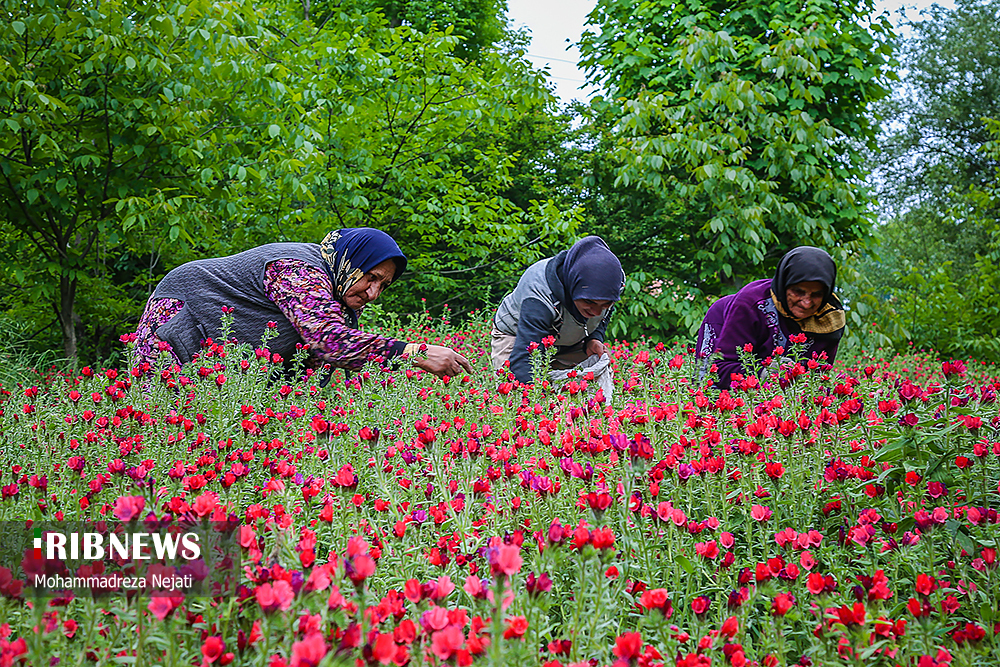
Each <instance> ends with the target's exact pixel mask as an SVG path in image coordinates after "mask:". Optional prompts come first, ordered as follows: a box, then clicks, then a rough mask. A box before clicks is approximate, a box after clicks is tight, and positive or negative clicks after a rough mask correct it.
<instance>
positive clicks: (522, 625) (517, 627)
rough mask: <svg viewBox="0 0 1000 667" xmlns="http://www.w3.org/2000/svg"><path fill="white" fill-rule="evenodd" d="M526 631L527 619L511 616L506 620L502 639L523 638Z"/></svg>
mask: <svg viewBox="0 0 1000 667" xmlns="http://www.w3.org/2000/svg"><path fill="white" fill-rule="evenodd" d="M527 631H528V619H526V618H525V617H524V616H512V617H511V618H508V619H507V628H506V629H505V630H504V631H503V638H504V639H514V638H516V637H523V636H524V633H525V632H527ZM459 634H461V633H459Z"/></svg>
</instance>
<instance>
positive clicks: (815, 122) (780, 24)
mask: <svg viewBox="0 0 1000 667" xmlns="http://www.w3.org/2000/svg"><path fill="white" fill-rule="evenodd" d="M872 11H873V6H872V5H871V4H870V3H868V2H857V3H849V4H846V5H845V4H843V3H833V2H825V1H824V2H811V3H808V4H807V5H805V6H802V5H800V4H799V3H777V4H771V5H768V6H766V7H765V6H764V5H761V4H759V3H751V2H740V3H736V4H735V5H733V4H732V3H713V2H701V1H696V0H691V1H689V2H683V3H668V2H648V3H643V4H641V5H640V6H639V7H635V5H634V3H628V2H623V1H619V0H603V1H602V2H599V3H598V6H597V8H596V9H595V10H594V12H593V13H592V14H591V22H592V25H593V26H594V30H593V31H591V32H589V33H588V34H585V35H584V39H583V42H582V44H581V49H582V50H583V53H584V64H585V65H587V67H588V68H589V71H590V78H591V80H592V81H593V82H595V83H599V84H603V85H604V86H605V87H606V89H607V90H608V91H609V95H608V98H607V99H606V100H604V101H603V104H604V105H605V108H604V109H601V110H599V111H598V113H596V114H595V115H594V118H593V120H594V122H598V123H612V124H613V126H614V135H615V138H616V142H615V145H614V147H613V148H610V153H611V155H612V157H613V158H614V159H615V160H616V161H617V168H616V170H615V182H614V187H616V188H624V189H625V191H626V192H629V191H639V192H642V193H644V197H645V198H644V199H643V200H640V201H642V203H643V209H644V210H643V211H642V213H641V214H642V216H643V219H642V220H640V221H638V222H637V223H636V224H635V225H634V226H633V227H632V228H631V229H634V230H635V235H631V237H629V236H627V235H626V233H621V232H620V236H619V239H620V241H622V242H623V243H624V245H625V246H626V247H627V246H630V245H638V244H640V243H641V244H649V245H651V246H653V247H656V248H657V250H658V251H659V254H660V256H661V257H667V258H669V259H668V260H666V261H664V260H660V261H657V259H656V258H655V257H651V258H650V259H649V265H647V266H646V267H643V268H646V269H647V270H650V271H651V272H657V273H665V274H666V275H668V276H673V277H676V278H677V279H678V280H683V281H684V282H685V283H687V284H688V285H690V286H691V287H692V288H697V289H699V290H701V291H703V292H707V293H712V292H716V293H718V292H720V291H728V290H731V289H732V287H733V286H736V285H738V284H739V283H740V282H742V281H744V280H747V279H749V278H751V277H756V276H759V275H760V274H761V273H765V272H767V271H769V270H770V269H771V268H773V266H774V264H775V262H776V260H777V259H778V258H779V257H780V256H781V255H782V254H783V253H784V251H786V250H787V249H788V248H789V247H791V246H794V245H798V244H801V243H811V244H815V245H821V246H825V247H828V248H831V249H833V248H834V247H835V246H840V245H844V244H848V243H850V242H851V241H853V240H855V239H860V238H863V237H864V236H865V235H866V234H867V230H868V229H869V225H870V220H869V216H868V212H867V206H868V204H867V197H866V194H865V192H864V189H863V188H862V187H861V181H862V178H863V172H862V169H861V159H860V154H859V147H860V146H863V145H864V144H865V143H867V142H870V141H871V139H872V138H873V136H874V131H875V130H874V128H873V127H872V126H871V125H870V123H869V121H868V120H867V116H866V110H867V105H868V104H869V103H870V102H871V101H873V100H876V99H878V98H880V97H882V96H884V95H885V94H887V91H886V88H885V85H886V84H887V83H888V81H889V80H891V78H892V73H891V71H890V69H889V68H890V67H891V66H892V61H891V60H890V54H891V48H892V40H893V38H894V35H893V34H892V32H891V29H890V26H889V24H888V22H887V21H886V19H885V17H879V18H876V19H871V18H870V15H871V13H872ZM680 267H683V269H685V270H684V271H683V272H677V273H675V272H674V271H676V269H677V268H680Z"/></svg>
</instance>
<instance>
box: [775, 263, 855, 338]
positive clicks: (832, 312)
mask: <svg viewBox="0 0 1000 667" xmlns="http://www.w3.org/2000/svg"><path fill="white" fill-rule="evenodd" d="M810 281H815V282H818V283H821V284H822V285H823V304H822V305H821V306H820V307H819V310H817V311H816V312H815V313H814V314H813V315H810V316H809V317H806V318H803V319H801V320H796V319H795V318H794V317H793V316H792V315H791V314H790V313H791V311H790V310H789V308H788V300H787V298H786V294H785V292H786V290H787V289H788V288H789V287H791V286H792V285H795V284H797V283H804V282H810ZM836 283H837V265H836V264H834V262H833V258H832V257H830V254H829V253H827V252H826V251H825V250H823V249H821V248H813V247H812V246H799V247H798V248H793V249H792V250H789V251H788V252H787V253H785V256H784V257H782V258H781V261H780V262H779V263H778V270H777V271H775V272H774V278H772V279H771V298H772V299H773V300H774V303H775V306H776V307H777V309H778V312H779V313H781V315H783V316H785V317H787V318H789V319H792V320H794V321H795V322H796V323H797V324H798V325H799V328H800V329H802V331H806V332H809V333H813V334H821V335H826V336H835V337H837V338H840V336H842V335H843V333H844V325H845V324H846V319H845V317H844V307H843V305H841V303H840V299H838V298H837V295H836V294H834V292H833V291H834V288H835V287H836Z"/></svg>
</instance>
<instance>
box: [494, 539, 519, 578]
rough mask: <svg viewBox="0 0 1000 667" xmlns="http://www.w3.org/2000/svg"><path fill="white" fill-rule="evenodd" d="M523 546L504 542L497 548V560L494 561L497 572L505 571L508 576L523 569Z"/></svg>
mask: <svg viewBox="0 0 1000 667" xmlns="http://www.w3.org/2000/svg"><path fill="white" fill-rule="evenodd" d="M523 562H524V559H522V558H521V547H519V546H517V545H516V544H503V545H501V546H500V548H499V549H498V550H497V554H496V561H495V562H494V563H492V565H493V570H494V572H495V573H496V574H500V573H503V574H505V575H507V576H508V577H509V576H511V575H512V574H516V573H518V572H520V571H521V564H522V563H523Z"/></svg>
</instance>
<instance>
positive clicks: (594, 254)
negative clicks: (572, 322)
mask: <svg viewBox="0 0 1000 667" xmlns="http://www.w3.org/2000/svg"><path fill="white" fill-rule="evenodd" d="M559 280H560V281H562V284H563V287H565V289H566V308H567V310H569V311H570V313H571V314H572V315H573V317H575V318H576V319H577V321H579V322H583V321H584V319H586V318H584V317H583V315H582V314H580V311H578V310H577V309H576V306H574V305H573V301H574V300H575V299H590V300H591V301H618V300H619V299H620V298H621V295H622V286H623V285H624V284H625V272H624V271H622V263H621V262H620V261H618V258H617V257H616V256H615V254H614V253H613V252H611V248H609V247H608V244H607V243H605V242H604V239H602V238H601V237H600V236H585V237H584V238H582V239H580V240H579V241H577V242H576V243H574V244H573V247H571V248H570V249H569V252H567V253H566V259H565V260H563V265H562V267H560V269H559Z"/></svg>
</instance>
